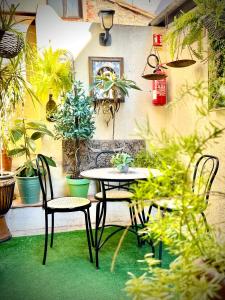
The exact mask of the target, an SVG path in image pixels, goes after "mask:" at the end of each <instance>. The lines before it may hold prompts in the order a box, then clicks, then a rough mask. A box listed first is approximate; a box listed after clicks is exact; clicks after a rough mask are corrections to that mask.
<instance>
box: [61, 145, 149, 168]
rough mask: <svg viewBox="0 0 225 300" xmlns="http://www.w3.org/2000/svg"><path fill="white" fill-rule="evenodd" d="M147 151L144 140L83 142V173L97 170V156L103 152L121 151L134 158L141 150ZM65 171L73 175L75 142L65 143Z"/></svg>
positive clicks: (63, 149)
mask: <svg viewBox="0 0 225 300" xmlns="http://www.w3.org/2000/svg"><path fill="white" fill-rule="evenodd" d="M142 149H145V142H144V140H139V139H134V140H114V141H113V140H91V141H89V142H82V143H81V147H80V152H81V171H83V170H87V169H93V168H95V158H96V155H97V154H98V153H99V152H101V151H102V150H114V151H116V150H120V151H123V152H127V153H129V154H130V155H131V156H132V157H133V156H134V155H135V154H136V153H137V152H139V151H140V150H142ZM62 151H63V171H64V172H66V173H71V171H72V170H73V166H74V164H75V160H74V156H75V143H74V141H63V145H62Z"/></svg>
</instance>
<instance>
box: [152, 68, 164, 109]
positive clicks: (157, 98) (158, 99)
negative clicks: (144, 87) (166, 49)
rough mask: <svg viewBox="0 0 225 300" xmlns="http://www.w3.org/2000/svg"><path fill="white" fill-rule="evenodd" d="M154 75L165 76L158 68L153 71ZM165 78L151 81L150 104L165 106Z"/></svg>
mask: <svg viewBox="0 0 225 300" xmlns="http://www.w3.org/2000/svg"><path fill="white" fill-rule="evenodd" d="M155 73H156V74H165V72H163V71H162V70H161V69H160V68H158V69H157V70H156V71H155ZM166 93H167V88H166V78H163V79H159V80H153V81H152V104H153V105H165V104H166Z"/></svg>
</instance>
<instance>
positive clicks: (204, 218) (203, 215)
mask: <svg viewBox="0 0 225 300" xmlns="http://www.w3.org/2000/svg"><path fill="white" fill-rule="evenodd" d="M201 215H202V218H203V220H204V223H205V227H206V230H207V232H209V225H208V222H207V220H206V216H205V214H204V212H201Z"/></svg>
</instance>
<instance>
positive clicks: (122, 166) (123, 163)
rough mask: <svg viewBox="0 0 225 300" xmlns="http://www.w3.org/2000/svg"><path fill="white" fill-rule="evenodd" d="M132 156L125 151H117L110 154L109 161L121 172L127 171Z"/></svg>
mask: <svg viewBox="0 0 225 300" xmlns="http://www.w3.org/2000/svg"><path fill="white" fill-rule="evenodd" d="M132 162H133V158H132V157H131V156H130V155H129V154H128V153H125V152H121V153H117V154H115V155H113V156H112V158H111V163H112V165H113V166H114V167H115V168H117V170H118V171H119V172H121V173H128V170H129V167H130V165H131V163H132Z"/></svg>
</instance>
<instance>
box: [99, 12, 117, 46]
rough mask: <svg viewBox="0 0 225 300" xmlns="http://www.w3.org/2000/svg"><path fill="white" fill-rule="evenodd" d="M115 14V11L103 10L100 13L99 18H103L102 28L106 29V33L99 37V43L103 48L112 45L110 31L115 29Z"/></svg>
mask: <svg viewBox="0 0 225 300" xmlns="http://www.w3.org/2000/svg"><path fill="white" fill-rule="evenodd" d="M114 14H115V10H113V9H103V10H100V11H99V13H98V15H99V17H100V18H101V23H102V27H103V28H104V29H105V32H102V33H100V35H99V43H100V45H101V46H110V45H111V41H112V40H111V35H110V33H109V31H110V29H111V28H112V27H113V16H114Z"/></svg>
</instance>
